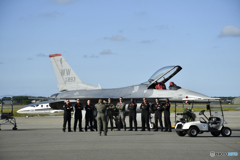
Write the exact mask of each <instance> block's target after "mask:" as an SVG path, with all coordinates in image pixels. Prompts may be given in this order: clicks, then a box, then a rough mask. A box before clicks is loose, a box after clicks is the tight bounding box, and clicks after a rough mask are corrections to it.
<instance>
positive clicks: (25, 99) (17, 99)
mask: <svg viewBox="0 0 240 160" xmlns="http://www.w3.org/2000/svg"><path fill="white" fill-rule="evenodd" d="M29 98H46V97H41V96H40V97H33V96H13V102H14V104H21V105H25V104H29V103H32V100H31V99H29ZM2 100H3V102H4V101H10V100H11V97H4V98H3V99H2ZM2 100H0V102H1V103H2Z"/></svg>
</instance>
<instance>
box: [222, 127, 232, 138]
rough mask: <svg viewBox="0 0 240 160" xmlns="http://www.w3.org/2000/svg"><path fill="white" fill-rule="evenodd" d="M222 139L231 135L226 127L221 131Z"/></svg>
mask: <svg viewBox="0 0 240 160" xmlns="http://www.w3.org/2000/svg"><path fill="white" fill-rule="evenodd" d="M221 134H222V136H223V137H230V136H231V134H232V130H231V129H230V128H228V127H224V128H223V129H222V131H221Z"/></svg>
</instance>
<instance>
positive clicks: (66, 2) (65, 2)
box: [52, 0, 77, 4]
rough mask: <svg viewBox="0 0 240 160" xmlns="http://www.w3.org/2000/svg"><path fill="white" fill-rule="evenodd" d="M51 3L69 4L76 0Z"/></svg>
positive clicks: (55, 0) (58, 0)
mask: <svg viewBox="0 0 240 160" xmlns="http://www.w3.org/2000/svg"><path fill="white" fill-rule="evenodd" d="M52 1H53V2H55V3H57V4H69V3H73V2H75V1H77V0H52Z"/></svg>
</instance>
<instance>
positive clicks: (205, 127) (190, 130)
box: [175, 100, 232, 137]
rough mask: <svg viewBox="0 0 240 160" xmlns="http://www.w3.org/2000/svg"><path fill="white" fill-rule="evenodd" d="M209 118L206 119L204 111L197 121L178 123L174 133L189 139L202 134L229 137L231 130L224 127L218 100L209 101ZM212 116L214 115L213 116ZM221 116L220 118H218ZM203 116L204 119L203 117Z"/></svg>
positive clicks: (200, 113)
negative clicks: (187, 136) (207, 133)
mask: <svg viewBox="0 0 240 160" xmlns="http://www.w3.org/2000/svg"><path fill="white" fill-rule="evenodd" d="M207 110H209V114H210V117H209V118H207V116H206V115H205V113H204V112H205V110H202V111H201V112H199V115H200V117H199V121H183V120H182V121H179V122H177V123H176V125H175V131H176V132H177V134H178V135H179V136H185V135H186V134H188V135H189V136H190V137H196V136H197V135H198V134H202V133H203V132H211V134H212V135H213V136H214V137H218V136H219V135H220V134H222V136H224V137H229V136H231V134H232V130H231V129H230V128H229V127H224V123H226V122H225V120H224V115H223V110H222V105H221V101H220V100H214V101H209V102H208V105H207ZM213 114H214V115H213ZM218 115H221V116H218ZM203 116H204V117H203Z"/></svg>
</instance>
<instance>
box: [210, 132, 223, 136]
mask: <svg viewBox="0 0 240 160" xmlns="http://www.w3.org/2000/svg"><path fill="white" fill-rule="evenodd" d="M220 133H221V132H211V134H212V135H213V136H214V137H218V136H219V135H220Z"/></svg>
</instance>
